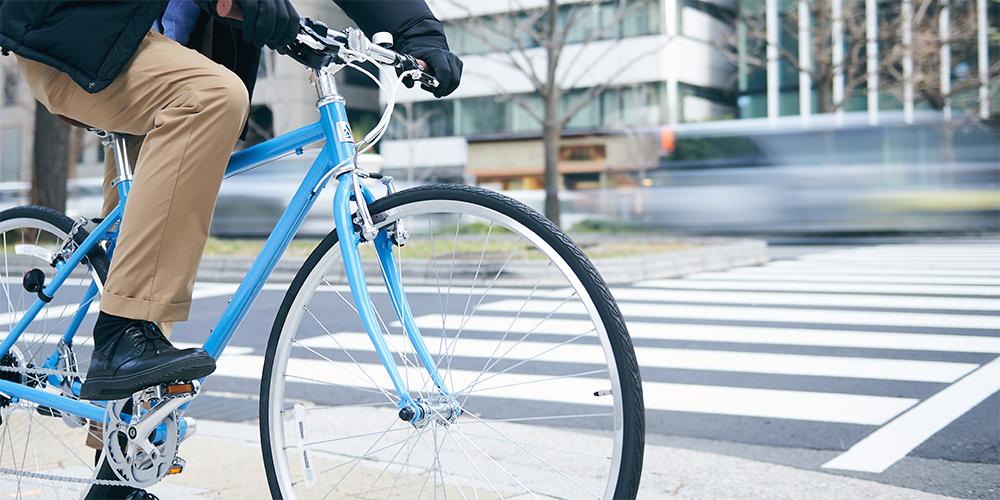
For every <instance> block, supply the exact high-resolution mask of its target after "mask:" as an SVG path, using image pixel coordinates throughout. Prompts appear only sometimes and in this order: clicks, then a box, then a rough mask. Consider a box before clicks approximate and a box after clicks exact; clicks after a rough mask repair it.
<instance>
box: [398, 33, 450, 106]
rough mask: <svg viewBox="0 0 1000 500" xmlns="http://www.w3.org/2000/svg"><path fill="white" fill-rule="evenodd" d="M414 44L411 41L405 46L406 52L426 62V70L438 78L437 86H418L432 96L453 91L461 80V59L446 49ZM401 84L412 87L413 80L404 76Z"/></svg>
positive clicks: (440, 95)
mask: <svg viewBox="0 0 1000 500" xmlns="http://www.w3.org/2000/svg"><path fill="white" fill-rule="evenodd" d="M414 45H416V44H415V43H412V44H410V46H409V47H407V49H408V52H407V53H408V54H410V55H411V56H413V57H416V58H417V59H420V60H422V61H424V62H425V63H427V72H428V73H430V74H432V75H434V77H435V78H437V80H438V86H437V87H433V88H432V87H428V86H426V85H421V86H420V88H422V89H424V90H426V91H428V92H430V93H432V94H434V97H444V96H446V95H448V94H450V93H452V92H454V91H455V89H456V88H458V84H459V83H460V82H461V81H462V60H461V59H459V58H458V56H456V55H455V54H453V53H451V52H450V51H448V50H446V49H440V48H437V47H419V46H418V47H414ZM403 84H404V85H406V86H407V87H408V88H412V87H413V80H412V79H410V78H405V79H403Z"/></svg>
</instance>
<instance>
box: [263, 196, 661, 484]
mask: <svg viewBox="0 0 1000 500" xmlns="http://www.w3.org/2000/svg"><path fill="white" fill-rule="evenodd" d="M370 209H371V212H372V214H374V216H373V217H374V219H375V220H376V221H377V223H378V226H379V227H380V228H382V229H383V230H389V231H397V230H399V229H405V230H407V231H410V232H411V236H410V238H409V240H408V242H407V243H406V244H405V245H404V246H402V247H393V249H394V254H395V256H396V259H397V263H398V267H399V269H397V272H399V273H400V275H401V279H402V283H403V285H404V288H405V291H406V294H407V299H408V302H409V305H410V307H411V308H412V310H413V316H414V317H415V320H416V323H417V324H418V326H419V327H420V329H421V333H422V336H423V339H424V341H425V343H426V345H427V346H428V350H429V351H430V353H431V355H432V357H433V360H434V363H436V364H437V368H438V370H439V371H440V372H441V374H442V376H443V379H444V381H445V384H446V385H447V386H448V388H449V389H450V391H451V396H452V397H453V398H454V399H450V398H440V397H438V392H437V389H436V387H435V385H434V383H433V382H432V381H431V380H430V377H429V376H428V373H427V371H426V370H425V369H424V367H423V366H422V365H421V363H420V361H419V360H418V359H417V357H416V355H415V354H414V349H413V346H412V345H410V343H409V341H408V340H407V339H406V336H405V334H404V333H403V330H402V327H401V326H400V322H399V320H398V318H397V317H396V313H395V312H394V309H393V306H392V304H391V302H390V300H389V298H388V295H387V294H386V293H385V289H384V288H380V287H378V286H375V285H376V284H379V283H382V281H381V276H380V274H381V271H380V268H379V264H378V259H377V258H376V257H375V253H374V250H373V248H372V245H371V244H363V245H362V248H361V250H362V252H361V253H362V259H363V261H365V274H366V276H367V278H368V280H369V284H370V285H371V288H370V289H371V291H372V303H373V305H374V306H375V308H376V311H377V314H378V315H379V319H380V320H381V322H382V330H383V335H384V336H385V338H386V339H387V342H388V344H389V346H390V348H391V349H392V350H393V358H394V360H395V362H396V364H397V366H398V367H399V370H400V373H401V375H402V376H403V378H404V379H405V380H406V383H407V387H408V389H409V391H410V393H411V396H412V397H414V398H422V399H423V400H424V401H429V402H435V401H436V402H439V403H442V408H444V407H446V406H447V404H444V403H447V402H452V401H454V402H457V404H459V405H461V408H462V411H463V413H462V414H461V416H459V417H458V418H457V419H451V420H448V419H445V418H442V419H438V420H436V421H432V422H430V423H429V424H426V425H423V426H417V425H414V424H411V423H410V422H408V421H404V420H402V419H401V418H400V416H399V408H397V402H398V401H399V399H400V398H399V395H398V394H396V393H395V391H394V389H393V386H392V384H391V383H390V382H389V380H388V377H387V375H386V373H385V370H384V368H383V367H382V365H381V364H379V359H378V357H377V356H376V355H375V353H374V349H373V348H372V346H371V341H370V340H369V339H368V337H367V335H366V334H365V333H363V332H364V329H363V326H362V325H361V322H360V320H359V319H358V316H357V314H356V313H355V312H354V310H353V308H354V304H353V299H352V298H351V294H350V292H349V290H348V287H347V286H346V279H345V278H344V274H343V264H342V260H341V253H340V248H339V247H338V241H337V235H336V232H332V233H330V235H328V236H327V237H326V239H324V240H323V242H322V243H321V244H320V245H319V246H318V247H317V248H316V249H315V250H314V251H313V253H312V255H311V256H310V257H309V258H308V259H307V260H306V262H305V264H304V265H303V266H302V268H301V269H300V270H299V273H298V275H297V276H296V277H295V279H294V281H293V282H292V284H291V286H290V288H289V290H288V293H287V295H286V296H285V299H284V301H283V303H282V305H281V308H280V309H279V312H278V316H277V318H276V319H275V323H274V326H273V328H272V331H271V337H270V340H269V342H268V347H267V353H266V356H265V365H264V372H263V376H262V380H261V407H260V417H261V440H262V446H263V452H264V460H265V466H266V467H265V468H266V470H267V475H268V481H269V484H270V488H271V494H272V496H273V497H274V498H285V499H293V498H515V497H516V498H522V497H523V498H536V497H543V498H573V499H585V498H606V499H622V498H635V495H636V492H637V489H638V483H639V474H640V470H641V467H642V452H643V442H644V410H643V403H642V392H641V387H640V379H639V371H638V367H637V364H636V360H635V354H634V352H633V348H632V343H631V340H630V339H629V336H628V332H627V330H626V328H625V322H624V321H623V319H622V316H621V313H620V312H619V310H618V307H617V305H616V304H615V302H614V300H613V298H612V297H611V294H610V293H609V291H608V288H607V286H606V285H605V284H604V282H603V280H602V279H601V278H600V276H599V275H598V273H597V272H596V271H595V270H594V268H593V266H592V264H591V263H590V262H589V260H588V259H587V258H586V257H585V256H584V255H583V253H582V252H581V251H580V250H579V249H578V248H577V247H576V246H575V245H574V244H573V243H572V242H570V240H569V239H568V238H567V237H566V236H565V235H564V234H563V233H562V232H561V231H559V229H558V228H556V227H555V226H553V225H552V224H551V223H549V222H548V220H546V219H544V218H543V217H542V216H540V215H539V214H538V213H537V212H534V211H533V210H531V209H530V208H528V207H526V206H524V205H522V204H520V203H518V202H516V201H514V200H511V199H509V198H506V197H504V196H502V195H499V194H497V193H493V192H489V191H485V190H482V189H478V188H472V187H467V186H453V185H437V186H424V187H420V188H414V189H409V190H405V191H401V192H399V193H397V194H394V195H391V196H388V197H386V198H383V199H380V200H378V201H376V202H375V203H372V204H371V205H370ZM399 223H401V224H402V227H400V226H399ZM445 400H447V401H445Z"/></svg>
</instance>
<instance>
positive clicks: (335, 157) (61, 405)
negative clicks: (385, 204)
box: [0, 72, 449, 422]
mask: <svg viewBox="0 0 1000 500" xmlns="http://www.w3.org/2000/svg"><path fill="white" fill-rule="evenodd" d="M316 82H317V89H322V90H320V101H319V104H318V107H319V112H320V120H319V121H318V122H316V123H313V124H311V125H307V126H305V127H302V128H300V129H298V130H294V131H292V132H288V133H286V134H283V135H281V136H278V137H275V138H273V139H271V140H269V141H266V142H264V143H261V144H258V145H256V146H253V147H250V148H247V149H245V150H243V151H240V152H238V153H235V154H233V155H232V156H231V157H230V160H229V165H228V167H227V168H226V175H227V176H229V175H235V174H238V173H240V172H243V171H246V170H247V169H249V168H251V167H254V166H257V165H259V164H261V163H265V162H267V161H271V160H274V159H277V158H280V157H283V156H287V155H290V154H302V149H303V148H304V147H305V146H308V145H310V144H313V143H315V142H318V141H320V140H322V139H326V143H325V145H324V146H323V149H322V151H321V152H320V154H319V156H318V158H317V159H316V161H315V162H314V163H313V165H312V167H311V168H310V169H309V171H308V173H307V174H306V176H305V178H304V179H303V181H302V183H301V184H300V185H299V188H298V190H297V191H296V192H295V195H294V196H293V197H292V200H291V201H290V202H289V204H288V207H287V208H286V209H285V212H284V213H283V214H282V215H281V218H280V219H279V220H278V222H277V224H276V226H275V228H274V230H273V231H272V232H271V234H270V236H269V237H268V239H267V242H266V243H265V244H264V247H263V249H262V250H261V252H260V254H259V255H258V256H257V258H256V259H255V260H254V262H253V265H252V266H251V267H250V270H249V271H248V272H247V275H246V277H244V279H243V281H242V282H241V283H240V286H239V287H238V289H237V290H236V293H235V295H234V296H233V298H232V300H230V302H229V305H228V306H227V307H226V309H225V311H224V312H223V314H222V317H221V318H219V321H218V323H216V325H215V328H213V330H212V333H211V334H210V335H209V337H208V339H206V341H205V344H204V348H205V350H206V351H208V352H209V354H211V355H212V357H213V358H215V359H218V358H219V356H221V355H222V352H223V351H224V350H225V348H226V346H228V345H229V342H230V341H231V340H232V338H233V335H234V334H235V333H236V329H237V328H238V327H239V325H240V323H241V322H242V321H243V318H244V317H245V316H246V314H247V312H248V311H249V309H250V306H251V305H252V304H253V302H254V300H255V299H256V298H257V295H258V294H259V293H260V291H261V289H262V288H263V286H264V283H265V282H266V281H267V278H268V277H269V276H270V274H271V272H272V271H273V270H274V267H275V265H277V263H278V259H279V258H280V257H281V255H282V254H283V253H284V251H285V249H286V248H287V247H288V244H289V243H290V242H291V240H292V237H293V236H294V235H295V233H296V231H298V229H299V226H301V224H302V221H303V220H304V219H305V216H306V214H307V213H308V212H309V209H310V208H311V207H312V205H313V203H314V202H315V201H316V198H317V195H318V194H319V192H320V191H321V190H322V189H323V188H324V187H325V185H326V184H327V182H328V181H329V179H330V177H331V176H332V174H336V176H337V181H338V185H337V189H336V194H335V196H334V207H333V208H334V223H335V226H336V231H337V236H338V239H339V242H340V249H341V253H342V257H343V260H344V266H345V269H346V272H347V278H348V283H349V284H350V288H351V293H352V295H353V297H354V303H355V304H356V305H357V309H358V313H359V315H360V316H361V321H362V323H363V324H364V327H365V330H366V331H367V333H368V336H369V338H370V339H371V341H372V344H373V345H374V347H375V350H376V352H377V353H378V355H379V358H380V359H381V361H382V365H383V366H384V367H385V369H386V371H387V372H388V374H389V377H390V379H391V380H392V383H393V385H394V386H395V389H396V393H397V394H398V395H399V397H400V400H399V402H398V403H397V405H398V407H399V408H400V409H402V408H406V407H409V408H411V409H412V410H413V411H414V412H415V414H416V415H417V418H419V416H420V407H419V405H417V404H415V402H414V400H413V399H412V397H411V396H410V394H409V391H408V389H407V387H406V385H405V383H404V382H403V380H402V378H401V377H400V374H399V370H398V369H397V367H396V364H395V361H394V360H393V359H392V355H391V354H390V353H389V348H388V346H387V344H386V341H385V339H384V337H383V335H382V330H381V328H380V327H379V322H378V319H377V317H376V315H375V310H374V308H373V306H372V303H371V300H370V298H369V294H368V288H367V285H366V282H365V276H364V271H363V270H362V266H361V257H360V254H359V252H358V244H359V243H360V236H359V235H358V234H357V233H355V231H354V224H353V221H352V212H351V201H352V198H354V197H355V195H356V193H354V191H355V187H358V188H360V191H361V195H362V196H361V197H360V198H363V201H362V200H355V201H356V202H357V203H367V202H371V201H373V200H374V196H373V195H372V193H371V192H370V191H369V190H368V189H367V188H365V187H364V186H363V185H362V184H361V183H360V182H354V181H355V180H356V179H355V177H354V176H356V175H357V174H356V173H355V172H354V171H353V169H352V168H346V169H345V168H341V167H342V166H343V165H345V164H346V163H348V162H349V161H350V160H351V159H352V158H353V157H354V154H355V151H354V147H355V145H354V142H353V138H352V137H351V135H350V134H345V133H344V132H343V131H344V130H350V127H349V122H348V120H347V113H346V111H345V109H344V101H343V98H341V97H340V96H339V95H337V93H336V84H335V82H334V80H333V74H332V73H325V72H318V74H317V76H316ZM324 93H325V95H324ZM334 169H337V170H336V171H334ZM130 186H131V180H130V179H123V180H121V182H119V183H118V190H119V198H120V202H119V204H118V206H117V207H116V208H115V209H114V211H112V213H111V214H110V215H109V216H108V217H106V218H105V219H104V220H103V221H102V222H101V223H100V224H99V225H98V227H97V228H96V229H95V230H94V231H93V233H91V234H90V235H89V236H88V237H87V238H86V240H84V241H83V243H81V244H80V246H79V247H78V248H77V249H76V250H75V251H74V252H73V254H72V255H71V256H70V258H68V259H66V260H65V261H64V262H58V263H57V264H56V265H57V268H58V270H57V272H56V275H55V277H54V278H53V279H52V281H51V282H50V283H49V284H48V285H46V286H45V288H44V290H43V293H44V294H45V295H46V296H48V297H52V296H53V295H54V294H55V293H56V291H57V290H58V289H59V287H60V286H61V285H62V284H63V283H64V282H65V281H66V278H68V277H69V275H70V273H71V272H72V271H73V269H75V268H76V267H77V266H78V265H79V264H80V262H81V261H82V259H83V258H84V256H86V255H87V253H88V252H89V251H90V250H91V249H92V248H94V245H96V244H97V243H98V242H100V241H103V240H109V241H113V239H114V237H115V234H114V232H113V231H112V228H113V227H116V224H117V223H118V221H119V220H121V217H122V214H123V210H124V206H125V200H126V199H127V198H128V192H129V187H130ZM359 212H360V211H359ZM374 244H375V248H376V252H377V254H378V258H379V260H380V261H381V264H382V269H383V278H384V279H385V283H386V288H387V290H388V293H389V296H390V298H391V300H392V303H393V306H394V308H395V310H396V313H397V315H398V316H399V319H400V321H401V323H402V324H403V325H404V329H405V331H406V334H407V336H408V338H409V339H410V342H411V343H412V344H413V347H414V350H415V351H416V353H417V355H418V357H419V358H420V360H421V362H422V363H423V364H424V367H425V368H426V369H427V371H428V373H429V374H430V375H431V377H432V380H434V382H435V384H436V385H437V387H438V390H439V391H440V392H441V394H442V395H448V394H449V392H448V389H447V387H446V386H445V384H444V381H443V379H442V378H441V376H440V374H439V373H438V371H437V367H436V365H435V364H434V362H433V360H432V358H431V356H430V353H429V351H428V349H427V347H426V345H425V344H424V342H423V338H422V337H421V335H420V331H419V330H418V329H417V326H416V323H415V322H414V320H413V316H412V314H411V312H410V309H409V306H408V303H407V301H406V296H405V294H404V293H403V289H402V286H401V284H400V280H399V276H398V274H397V272H396V270H397V269H398V268H397V267H396V264H395V256H394V255H393V252H392V244H391V243H390V241H389V238H388V236H387V235H386V233H385V232H384V231H383V232H380V233H379V234H378V236H376V237H375V239H374ZM110 254H111V248H109V250H108V255H109V257H110ZM97 294H98V286H97V284H96V283H93V284H91V286H90V288H89V289H88V290H87V292H86V295H85V296H84V301H83V302H82V304H90V303H91V302H92V300H93V299H94V298H95V297H96V296H97ZM45 303H46V302H45V301H44V300H43V299H42V298H38V299H36V300H35V301H34V303H33V304H32V305H31V307H30V308H29V309H28V310H27V311H26V312H25V314H24V316H23V317H22V318H21V319H20V321H18V323H17V325H16V326H15V327H14V329H13V330H12V331H11V332H10V334H8V335H7V337H6V338H5V339H4V340H3V342H2V343H0V353H6V352H8V351H9V350H10V348H11V347H12V346H13V345H14V343H15V342H16V341H17V339H18V338H19V337H20V335H21V334H22V333H23V332H24V331H25V329H26V328H27V325H28V324H30V323H31V322H32V321H33V320H34V319H35V316H36V315H37V314H38V313H39V311H41V309H42V307H44V306H45ZM88 309H89V306H83V307H81V308H80V310H79V311H77V313H76V315H75V317H74V318H73V319H72V320H71V321H70V322H69V324H68V326H67V331H66V333H65V334H64V335H63V342H65V343H66V345H72V340H73V336H74V335H75V333H76V330H77V329H78V328H79V326H80V324H81V323H82V321H83V318H84V316H85V315H86V314H87V311H88ZM47 361H48V362H47V363H46V366H45V367H46V368H50V369H51V368H54V367H55V366H56V363H57V362H58V361H59V352H58V350H57V351H56V352H55V353H53V354H52V356H50V357H49V358H48V359H47ZM50 365H51V366H50ZM61 381H62V380H61V377H60V376H58V375H51V376H49V377H48V378H47V382H48V383H50V384H54V385H56V386H58V385H59V384H60V383H61ZM73 390H74V392H76V393H77V394H78V393H79V383H76V384H75V387H74V388H73ZM0 393H3V394H6V395H8V396H10V397H12V398H13V399H14V401H17V400H18V399H25V400H28V401H33V402H36V403H38V404H40V405H44V406H48V407H50V408H55V409H57V410H59V411H61V412H65V413H69V414H73V415H79V416H81V417H84V418H87V419H90V420H94V421H98V422H102V421H105V407H104V406H99V405H98V404H97V403H90V402H85V401H78V400H73V399H70V398H66V397H63V396H59V395H56V394H52V393H49V392H46V391H43V390H41V389H37V388H34V387H28V386H26V385H22V384H18V383H15V382H11V381H6V380H0Z"/></svg>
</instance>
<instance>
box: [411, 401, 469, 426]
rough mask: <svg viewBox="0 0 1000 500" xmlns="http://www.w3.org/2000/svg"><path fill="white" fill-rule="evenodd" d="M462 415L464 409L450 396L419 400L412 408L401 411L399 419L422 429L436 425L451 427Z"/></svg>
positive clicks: (414, 402)
mask: <svg viewBox="0 0 1000 500" xmlns="http://www.w3.org/2000/svg"><path fill="white" fill-rule="evenodd" d="M461 414H462V407H461V405H459V404H458V401H455V398H452V397H450V396H438V397H436V398H431V399H424V398H417V399H415V400H414V401H413V405H412V406H407V407H405V408H403V409H401V410H399V418H400V420H403V421H405V422H409V423H411V424H413V426H414V427H416V428H418V429H420V428H424V427H427V426H428V425H431V424H435V425H441V426H449V425H451V424H453V423H455V420H457V419H458V417H459V415H461Z"/></svg>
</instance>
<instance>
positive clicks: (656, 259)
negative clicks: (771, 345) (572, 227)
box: [198, 235, 769, 284]
mask: <svg viewBox="0 0 1000 500" xmlns="http://www.w3.org/2000/svg"><path fill="white" fill-rule="evenodd" d="M623 239H627V240H629V241H631V242H641V243H647V242H648V243H688V244H695V245H703V246H700V247H697V248H692V249H688V250H676V251H670V252H660V253H653V254H647V255H637V256H632V257H616V258H602V259H593V260H592V262H593V263H594V265H595V266H596V267H597V270H598V271H599V272H600V273H601V276H603V277H604V280H605V281H606V282H607V283H609V284H623V283H631V282H635V281H641V280H649V279H666V278H676V277H678V276H683V275H686V274H692V273H700V272H706V271H723V270H726V269H730V268H733V267H741V266H754V265H760V264H764V263H765V262H767V261H768V260H769V258H768V253H767V242H765V241H763V240H749V239H736V238H662V237H655V236H632V235H629V236H624V237H622V236H610V235H609V236H603V235H602V236H586V235H581V236H578V237H577V238H575V240H576V241H577V244H579V245H581V246H584V247H586V246H587V245H593V244H599V243H600V242H603V241H606V242H611V241H621V240H623ZM253 259H254V258H253V257H244V256H222V257H204V258H203V259H202V261H201V267H200V268H199V269H198V281H208V282H215V283H239V282H240V281H242V280H243V277H244V276H245V275H246V273H247V271H248V270H249V269H250V265H251V264H253ZM305 260H306V258H305V257H282V258H281V260H279V261H278V264H277V265H276V266H275V268H274V272H273V273H272V274H271V277H270V278H268V282H269V283H290V282H291V281H292V279H293V278H294V277H295V273H296V272H298V270H299V268H300V267H301V266H302V263H303V262H305ZM371 264H372V265H371V267H370V268H369V266H367V265H366V266H365V275H366V276H368V277H369V278H370V279H372V278H373V279H375V280H378V281H381V278H380V274H381V272H380V270H379V269H378V268H377V266H376V265H375V263H371ZM484 264H485V263H484ZM494 264H502V263H494ZM463 267H467V268H469V269H476V268H477V267H479V266H478V265H477V263H470V264H468V265H467V266H463ZM537 267H538V266H537V263H533V262H531V261H523V262H520V261H511V262H510V263H507V267H506V268H505V272H509V273H510V274H511V275H512V276H513V278H512V281H520V280H519V279H518V278H517V277H518V276H521V277H525V278H526V279H527V278H528V277H532V276H534V277H537V276H538V274H537V273H538V269H537ZM338 271H339V272H337V273H336V274H334V275H332V276H328V278H330V279H332V280H333V282H341V283H346V282H347V281H346V277H345V276H344V274H343V272H342V270H338ZM404 274H406V278H407V281H408V282H410V283H414V284H433V282H434V281H433V280H434V276H433V270H432V269H431V266H430V265H428V264H426V263H422V262H410V263H407V264H406V265H405V266H404ZM373 283H374V281H373ZM512 284H513V283H512Z"/></svg>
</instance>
